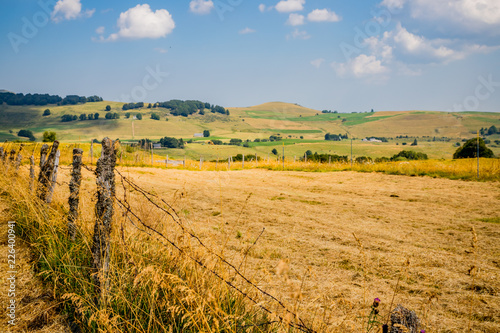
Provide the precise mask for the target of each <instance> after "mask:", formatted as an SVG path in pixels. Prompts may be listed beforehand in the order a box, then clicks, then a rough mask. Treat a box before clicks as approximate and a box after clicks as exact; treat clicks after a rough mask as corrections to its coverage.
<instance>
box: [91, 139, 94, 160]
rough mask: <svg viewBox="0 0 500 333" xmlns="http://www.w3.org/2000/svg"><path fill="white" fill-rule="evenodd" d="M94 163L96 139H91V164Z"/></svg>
mask: <svg viewBox="0 0 500 333" xmlns="http://www.w3.org/2000/svg"><path fill="white" fill-rule="evenodd" d="M92 164H94V141H90V165H92Z"/></svg>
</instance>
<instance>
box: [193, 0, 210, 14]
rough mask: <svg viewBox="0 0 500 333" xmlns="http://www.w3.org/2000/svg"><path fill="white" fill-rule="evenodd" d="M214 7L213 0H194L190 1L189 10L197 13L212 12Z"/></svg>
mask: <svg viewBox="0 0 500 333" xmlns="http://www.w3.org/2000/svg"><path fill="white" fill-rule="evenodd" d="M213 8H214V3H213V1H212V0H193V1H191V2H190V3H189V10H190V11H191V12H192V13H195V14H200V15H206V14H210V12H211V11H212V9H213Z"/></svg>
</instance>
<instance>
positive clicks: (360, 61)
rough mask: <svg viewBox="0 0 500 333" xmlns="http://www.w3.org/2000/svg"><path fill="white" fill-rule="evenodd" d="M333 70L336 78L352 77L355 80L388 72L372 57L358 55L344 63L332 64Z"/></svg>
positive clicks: (380, 62)
mask: <svg viewBox="0 0 500 333" xmlns="http://www.w3.org/2000/svg"><path fill="white" fill-rule="evenodd" d="M332 67H333V69H334V70H335V71H336V72H337V75H338V76H341V77H343V76H350V75H353V76H355V77H357V78H360V77H366V76H369V75H377V74H383V73H386V72H388V71H389V69H388V68H387V67H385V66H384V65H383V64H382V61H380V60H378V59H377V58H376V57H375V56H374V55H370V56H368V55H366V54H360V55H359V56H357V57H356V58H354V59H351V60H349V61H348V62H346V63H340V64H339V63H335V62H334V63H332Z"/></svg>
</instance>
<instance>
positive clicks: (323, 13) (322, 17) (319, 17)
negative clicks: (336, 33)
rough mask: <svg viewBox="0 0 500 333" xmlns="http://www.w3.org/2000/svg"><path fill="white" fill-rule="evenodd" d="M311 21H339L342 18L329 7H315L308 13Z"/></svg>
mask: <svg viewBox="0 0 500 333" xmlns="http://www.w3.org/2000/svg"><path fill="white" fill-rule="evenodd" d="M307 19H308V20H309V21H311V22H338V21H340V20H341V18H340V17H339V16H338V15H337V14H335V12H332V11H330V10H329V9H315V10H313V11H312V12H310V13H309V14H308V15H307Z"/></svg>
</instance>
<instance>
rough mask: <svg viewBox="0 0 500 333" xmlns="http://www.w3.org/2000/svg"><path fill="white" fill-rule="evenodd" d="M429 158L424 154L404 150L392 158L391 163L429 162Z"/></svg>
mask: <svg viewBox="0 0 500 333" xmlns="http://www.w3.org/2000/svg"><path fill="white" fill-rule="evenodd" d="M427 159H429V157H428V156H427V154H424V153H417V152H415V151H413V150H402V151H400V152H399V153H398V154H396V155H394V156H392V157H391V161H401V160H427Z"/></svg>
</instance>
